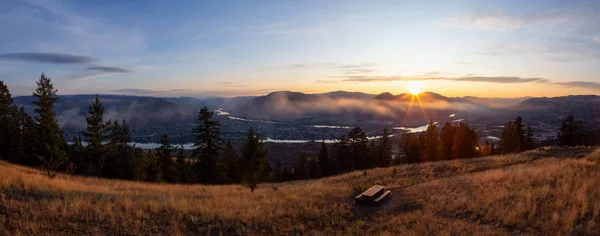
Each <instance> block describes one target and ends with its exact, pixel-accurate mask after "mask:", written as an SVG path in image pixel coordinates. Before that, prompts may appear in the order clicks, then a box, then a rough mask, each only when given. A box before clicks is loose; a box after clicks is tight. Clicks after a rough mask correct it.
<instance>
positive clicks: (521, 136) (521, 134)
mask: <svg viewBox="0 0 600 236" xmlns="http://www.w3.org/2000/svg"><path fill="white" fill-rule="evenodd" d="M513 124H514V125H515V131H514V132H515V136H516V137H515V138H516V139H517V142H516V147H515V148H516V149H517V150H518V151H521V152H522V151H525V150H527V147H526V144H525V125H523V118H521V117H520V116H518V117H517V118H516V119H515V122H514V123H513Z"/></svg>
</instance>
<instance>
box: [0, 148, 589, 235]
mask: <svg viewBox="0 0 600 236" xmlns="http://www.w3.org/2000/svg"><path fill="white" fill-rule="evenodd" d="M589 152H591V153H590V154H587V153H589ZM599 162H600V149H598V150H595V151H592V149H591V148H577V149H545V150H537V151H531V152H527V153H523V154H518V155H508V156H495V157H485V158H478V159H471V160H456V161H448V162H435V163H426V164H415V165H404V166H397V167H391V168H382V169H374V170H369V171H367V172H366V175H365V173H364V172H363V171H357V172H353V173H349V174H345V175H340V176H335V177H331V178H326V179H321V180H314V181H297V182H290V183H284V184H278V187H279V190H274V189H273V188H271V184H264V185H262V186H261V188H259V189H257V190H256V191H255V192H254V193H250V192H249V191H248V189H246V188H243V187H241V186H235V185H230V186H199V185H167V184H150V183H139V182H130V181H114V180H105V179H95V178H82V177H74V176H68V175H59V176H58V177H57V178H55V179H52V180H51V179H48V178H47V177H45V176H44V175H43V173H41V172H38V171H37V170H33V169H29V168H26V167H21V166H16V165H10V164H6V163H2V162H0V235H21V234H22V235H30V234H48V235H57V234H61V235H69V234H91V235H98V234H111V235H113V234H117V235H124V234H144V235H146V234H172V235H184V234H225V235H232V234H243V235H247V234H251V235H252V234H256V235H261V234H276V235H280V234H317V235H320V234H344V235H351V234H382V235H398V234H403V235H424V234H425V235H431V234H448V235H457V234H458V235H463V234H497V235H504V234H511V233H513V234H514V233H523V234H545V235H556V234H599V233H600V216H598V215H599V214H600V188H598V187H599V186H598V185H599V184H598V180H599V179H600V166H599V164H598V163H599ZM373 184H383V185H386V186H388V187H389V188H392V190H393V197H392V198H391V199H390V201H389V202H388V203H387V204H386V205H385V206H383V207H381V208H379V209H370V208H360V207H359V208H355V207H354V206H353V204H352V197H353V195H354V194H355V193H356V192H358V191H361V190H364V189H365V188H367V187H370V186H371V185H373Z"/></svg>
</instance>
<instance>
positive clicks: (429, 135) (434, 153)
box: [422, 121, 442, 161]
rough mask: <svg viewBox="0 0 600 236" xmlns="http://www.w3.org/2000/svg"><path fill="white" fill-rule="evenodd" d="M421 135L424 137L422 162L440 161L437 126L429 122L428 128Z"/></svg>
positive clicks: (439, 142)
mask: <svg viewBox="0 0 600 236" xmlns="http://www.w3.org/2000/svg"><path fill="white" fill-rule="evenodd" d="M422 135H425V145H424V148H425V150H424V154H425V156H424V160H426V161H437V160H441V158H440V154H441V153H442V152H441V151H440V147H442V145H441V141H440V134H439V133H438V130H437V125H435V123H433V121H429V126H427V130H426V131H425V133H423V134H422Z"/></svg>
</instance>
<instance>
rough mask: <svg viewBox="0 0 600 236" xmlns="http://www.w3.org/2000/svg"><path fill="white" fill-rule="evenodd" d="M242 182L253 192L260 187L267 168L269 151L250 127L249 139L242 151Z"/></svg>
mask: <svg viewBox="0 0 600 236" xmlns="http://www.w3.org/2000/svg"><path fill="white" fill-rule="evenodd" d="M242 164H243V169H242V181H243V183H244V184H245V185H246V186H248V188H250V191H251V192H254V189H255V188H256V187H258V184H259V183H260V181H261V175H262V173H263V171H264V169H265V167H266V166H267V149H266V148H265V145H264V143H263V142H262V141H261V140H260V139H259V138H258V136H256V135H255V134H254V130H253V129H252V127H250V130H248V138H247V140H246V143H245V144H244V148H243V150H242Z"/></svg>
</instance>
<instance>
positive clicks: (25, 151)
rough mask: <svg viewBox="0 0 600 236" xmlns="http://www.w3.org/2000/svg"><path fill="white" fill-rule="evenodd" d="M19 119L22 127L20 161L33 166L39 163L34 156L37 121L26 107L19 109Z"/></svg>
mask: <svg viewBox="0 0 600 236" xmlns="http://www.w3.org/2000/svg"><path fill="white" fill-rule="evenodd" d="M18 119H19V127H20V132H19V134H20V141H19V148H20V151H19V153H21V154H22V156H21V158H20V160H21V161H20V163H22V164H25V165H30V166H32V165H35V164H37V163H38V160H37V158H35V156H34V148H35V147H34V143H35V142H34V141H33V140H36V132H35V121H34V120H33V118H31V116H29V114H27V112H25V108H24V107H21V108H20V109H19V114H18Z"/></svg>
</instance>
